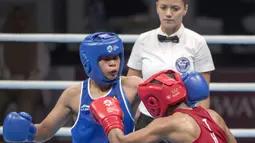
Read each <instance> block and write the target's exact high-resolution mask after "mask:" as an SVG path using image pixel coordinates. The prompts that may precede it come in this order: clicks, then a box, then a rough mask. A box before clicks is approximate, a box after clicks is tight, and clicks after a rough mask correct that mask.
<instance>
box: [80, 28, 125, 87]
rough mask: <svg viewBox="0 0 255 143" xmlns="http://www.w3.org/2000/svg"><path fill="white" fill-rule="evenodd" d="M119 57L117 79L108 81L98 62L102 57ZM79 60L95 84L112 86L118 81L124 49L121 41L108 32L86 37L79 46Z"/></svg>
mask: <svg viewBox="0 0 255 143" xmlns="http://www.w3.org/2000/svg"><path fill="white" fill-rule="evenodd" d="M116 55H119V56H120V60H121V61H120V69H119V73H118V77H116V78H115V79H114V80H109V79H107V78H105V77H104V75H103V73H102V71H101V69H100V67H99V65H98V62H99V58H100V57H102V56H116ZM80 59H81V62H82V65H83V68H84V70H85V72H86V74H87V75H88V76H89V77H90V78H91V79H92V80H94V81H95V82H96V83H97V84H114V83H116V82H117V81H118V80H119V77H120V76H121V74H122V69H123V66H124V47H123V43H122V40H121V39H120V38H119V37H118V36H117V35H116V34H115V33H109V32H98V33H93V34H90V35H88V36H87V37H86V38H85V39H84V40H83V41H82V43H81V45H80Z"/></svg>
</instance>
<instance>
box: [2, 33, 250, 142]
mask: <svg viewBox="0 0 255 143" xmlns="http://www.w3.org/2000/svg"><path fill="white" fill-rule="evenodd" d="M87 35H88V34H50V33H45V34H32V33H31V34H12V33H9V34H8V33H7V34H0V41H5V42H10V41H12V42H13V41H14V42H53V43H78V42H81V41H82V40H83V39H84V37H85V36H87ZM119 36H120V38H121V39H122V40H123V42H124V43H134V42H135V40H136V39H137V38H138V36H139V35H131V34H123V35H121V34H120V35H119ZM204 37H205V39H206V40H207V42H208V44H255V36H247V35H228V36H222V35H215V36H212V35H204ZM79 83H80V81H18V80H0V89H55V90H56V89H58V90H62V89H65V88H67V87H68V86H71V85H75V84H79ZM210 90H211V91H221V92H222V91H223V92H224V91H226V92H229V91H232V92H251V91H255V82H254V83H211V84H210ZM70 130H71V129H70V128H69V127H62V128H61V129H60V130H59V131H58V132H57V133H56V134H55V136H71V131H70ZM230 130H231V132H232V133H233V135H234V136H235V137H237V138H248V137H252V138H255V129H230ZM2 134H3V128H2V126H0V135H2Z"/></svg>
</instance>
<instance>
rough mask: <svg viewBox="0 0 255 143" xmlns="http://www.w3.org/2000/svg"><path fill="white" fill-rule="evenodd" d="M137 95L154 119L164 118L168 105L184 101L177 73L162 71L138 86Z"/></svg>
mask: <svg viewBox="0 0 255 143" xmlns="http://www.w3.org/2000/svg"><path fill="white" fill-rule="evenodd" d="M155 82H156V83H155ZM138 94H139V96H140V99H141V100H142V102H143V103H144V105H145V107H146V108H147V110H148V111H149V113H150V114H151V115H152V116H153V117H155V118H156V117H163V116H166V112H167V108H168V106H169V105H170V106H171V105H175V104H177V103H179V102H181V101H182V100H184V99H186V88H185V86H184V83H183V81H182V78H181V76H180V74H179V73H177V72H175V71H172V70H164V71H161V72H159V73H157V74H155V75H153V76H151V77H150V78H149V79H147V80H146V81H145V82H144V83H142V84H140V85H139V86H138Z"/></svg>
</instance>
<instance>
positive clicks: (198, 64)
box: [194, 38, 215, 72]
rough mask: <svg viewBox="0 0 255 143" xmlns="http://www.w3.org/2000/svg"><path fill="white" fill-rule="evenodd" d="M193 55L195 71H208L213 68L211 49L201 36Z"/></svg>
mask: <svg viewBox="0 0 255 143" xmlns="http://www.w3.org/2000/svg"><path fill="white" fill-rule="evenodd" d="M197 49H198V50H197V51H196V55H195V60H194V64H195V71H196V72H209V71H213V70H214V69H215V67H214V62H213V59H212V55H211V51H210V49H209V47H208V45H207V43H206V40H205V39H204V38H202V40H201V41H200V42H199V44H198V47H197Z"/></svg>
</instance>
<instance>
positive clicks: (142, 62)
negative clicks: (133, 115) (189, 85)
mask: <svg viewBox="0 0 255 143" xmlns="http://www.w3.org/2000/svg"><path fill="white" fill-rule="evenodd" d="M158 34H160V35H164V36H167V35H166V34H165V33H164V32H162V30H161V28H160V27H159V28H157V29H154V30H151V31H148V32H145V33H142V34H141V35H140V36H139V37H138V39H137V40H136V42H135V44H134V47H133V49H132V52H131V55H130V58H129V61H128V64H127V65H128V67H130V68H132V69H136V70H141V71H142V75H143V79H144V80H146V79H147V78H149V77H150V76H152V75H153V74H155V73H157V72H159V71H161V70H165V69H172V70H174V71H177V72H179V73H181V74H182V73H186V72H191V71H196V72H200V73H201V72H208V71H213V70H214V69H215V67H214V63H213V59H212V55H211V52H210V49H209V48H208V45H207V43H206V40H205V38H204V37H202V36H201V35H199V34H198V33H196V32H194V31H192V30H189V29H187V28H185V27H184V26H183V25H182V26H181V27H180V29H179V30H178V31H177V32H176V33H174V34H172V35H170V36H174V35H177V36H178V37H179V43H172V42H168V43H165V42H159V41H158V38H157V35H158ZM139 110H140V112H142V113H143V114H145V115H147V116H151V115H150V114H149V112H148V111H147V109H146V108H145V106H144V104H143V103H142V102H141V103H140V105H139Z"/></svg>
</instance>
